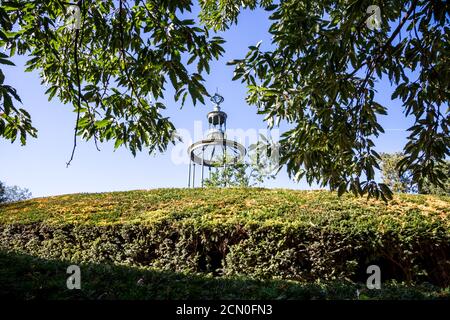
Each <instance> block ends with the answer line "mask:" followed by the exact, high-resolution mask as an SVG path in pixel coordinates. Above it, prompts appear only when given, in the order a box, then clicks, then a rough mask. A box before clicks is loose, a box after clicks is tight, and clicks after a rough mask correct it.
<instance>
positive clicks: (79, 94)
mask: <svg viewBox="0 0 450 320" xmlns="http://www.w3.org/2000/svg"><path fill="white" fill-rule="evenodd" d="M77 5H78V6H80V7H81V6H82V5H83V0H79V1H78V4H77ZM75 27H76V26H75ZM79 37H80V29H78V28H76V30H75V48H74V52H73V55H74V61H75V72H76V76H77V86H78V97H77V104H78V108H77V121H76V123H75V132H74V135H73V148H72V154H71V156H70V159H69V161H68V162H67V163H66V167H67V168H68V167H69V166H70V164H71V162H72V160H73V158H74V156H75V150H76V148H77V134H78V124H79V122H80V112H81V79H80V66H79V61H78V40H79Z"/></svg>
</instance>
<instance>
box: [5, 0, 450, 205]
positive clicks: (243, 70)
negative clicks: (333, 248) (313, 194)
mask: <svg viewBox="0 0 450 320" xmlns="http://www.w3.org/2000/svg"><path fill="white" fill-rule="evenodd" d="M199 3H200V9H201V10H200V20H201V24H198V23H196V22H195V21H193V20H191V19H184V17H185V15H184V14H185V13H186V12H189V11H190V10H191V8H192V6H193V2H192V1H190V0H182V1H170V0H135V1H125V0H118V1H113V0H95V1H83V0H79V1H77V3H76V4H77V5H78V8H80V14H81V19H80V29H77V28H75V29H72V30H69V29H68V28H66V27H65V26H64V25H62V24H58V18H61V17H63V16H64V15H70V12H69V8H70V7H69V6H68V5H67V2H63V1H60V0H46V1H43V0H42V1H19V0H11V1H9V2H7V3H6V2H3V5H2V6H1V7H0V26H1V29H0V45H2V46H6V48H7V56H5V55H2V56H0V64H11V62H10V60H9V59H8V57H12V56H14V55H16V54H19V55H25V54H29V55H30V59H29V61H28V62H27V70H28V71H31V70H39V72H40V75H41V79H42V83H43V84H45V85H46V86H47V88H48V89H47V92H46V93H47V95H48V97H49V99H52V98H54V97H57V98H58V99H59V100H60V101H61V102H63V103H65V104H69V105H73V106H74V111H75V112H77V114H78V118H77V123H76V126H75V134H76V135H78V136H81V137H82V138H83V139H85V140H89V139H94V140H95V141H96V142H97V140H99V141H108V140H112V141H114V143H115V146H116V147H119V146H121V145H125V146H126V147H128V148H129V149H130V150H131V152H132V153H133V154H135V153H136V152H137V151H140V150H142V149H143V148H145V149H147V150H149V151H150V152H152V151H154V150H160V151H163V150H165V149H166V147H167V145H168V144H169V143H170V141H173V132H174V126H173V124H172V122H171V121H170V119H168V118H167V117H164V115H163V110H164V109H165V108H166V105H165V104H163V103H162V102H161V101H162V99H163V98H164V90H165V89H166V88H167V86H168V85H171V86H173V88H174V89H175V99H176V101H179V100H181V102H180V104H181V105H183V103H184V101H185V99H186V98H187V97H189V96H190V97H191V99H192V100H193V102H194V103H195V102H196V101H200V102H203V99H204V96H206V95H208V93H207V91H206V89H205V87H204V85H203V77H202V75H203V74H204V73H205V72H209V69H210V67H209V64H210V62H211V61H212V60H214V59H218V58H219V56H220V55H221V54H222V53H223V48H222V47H221V45H222V43H223V42H224V40H223V39H221V38H220V37H216V36H211V35H210V30H211V29H212V30H226V29H227V28H229V27H230V26H231V25H232V24H233V23H238V21H239V13H240V11H241V10H242V8H244V7H245V8H248V9H251V10H256V9H258V8H260V7H262V8H264V9H265V10H268V11H269V12H270V13H271V16H270V20H271V21H272V24H271V26H270V28H269V30H268V31H269V32H270V34H271V35H272V39H273V43H272V47H273V50H263V49H261V46H260V44H256V45H254V46H251V47H250V48H249V52H248V54H247V55H246V57H244V58H242V59H235V60H233V61H231V62H230V64H231V65H234V66H235V76H234V79H235V80H238V79H240V80H241V81H242V82H244V83H245V84H246V85H247V86H248V96H247V101H248V103H250V104H253V105H256V106H257V108H258V113H261V114H264V115H265V116H266V119H267V121H268V123H269V126H274V125H277V124H278V123H279V122H280V121H285V122H287V123H288V124H290V125H291V127H292V129H291V130H289V131H287V132H285V133H284V135H283V138H282V140H281V141H280V142H281V163H282V164H285V165H286V167H287V171H288V173H289V175H290V176H293V177H295V178H296V179H300V178H302V177H305V178H306V180H307V182H308V183H313V182H317V183H319V184H320V185H322V186H329V187H330V188H331V189H333V190H338V193H339V194H342V193H343V192H345V191H349V190H351V191H353V192H354V193H355V194H359V195H362V194H368V195H369V196H375V197H382V198H383V199H385V200H386V199H388V198H390V197H391V191H390V190H389V188H388V186H387V185H386V184H383V183H377V182H376V181H375V171H376V170H377V169H380V166H379V164H380V161H381V157H380V155H379V154H378V153H377V152H376V151H375V150H374V138H376V137H378V136H379V135H380V134H382V133H383V132H384V129H383V127H382V126H381V125H380V123H379V116H380V115H386V113H387V106H386V105H383V104H381V103H380V101H376V99H375V84H376V82H377V81H378V80H380V79H387V80H389V81H390V83H391V84H392V87H393V94H392V99H400V100H401V102H402V104H403V110H404V113H405V115H406V116H407V117H410V118H412V119H413V120H414V124H413V125H412V126H411V128H409V132H410V135H409V137H408V142H407V144H406V145H405V147H404V150H403V153H404V155H405V156H404V158H403V159H402V161H401V162H400V163H399V167H400V168H401V170H402V171H404V172H405V171H410V172H411V175H412V180H413V181H414V183H417V184H418V186H419V188H421V186H422V184H423V183H424V181H425V180H424V179H427V181H429V182H430V183H432V184H434V185H438V186H441V187H442V186H443V181H444V178H445V172H443V170H442V167H441V166H440V165H439V164H441V163H443V161H444V159H445V158H446V157H448V156H449V155H450V151H449V146H450V137H449V124H450V120H449V116H448V111H449V110H448V101H449V87H450V61H449V59H450V58H449V57H450V52H449V51H450V28H449V27H448V25H449V16H450V14H449V11H450V10H449V6H450V4H449V3H448V1H441V0H393V1H388V2H380V3H378V5H379V6H380V10H381V24H380V28H379V29H373V28H369V27H368V25H367V21H368V19H369V18H371V17H370V16H371V13H367V8H368V7H369V6H370V5H373V3H372V1H368V0H353V1H349V0H324V1H297V0H283V1H279V2H274V1H267V0H261V1H257V0H242V1H241V0H239V1H238V0H200V1H199ZM72 9H73V8H72ZM190 64H193V65H191V66H189V65H190ZM4 80H5V79H4V74H3V73H0V99H1V103H2V106H1V108H2V109H1V110H0V112H1V114H0V136H1V137H4V138H7V139H9V140H11V141H14V140H15V139H16V138H17V137H20V140H21V141H22V143H25V139H26V136H27V135H31V136H35V135H36V130H35V129H34V128H33V127H32V126H31V122H30V117H29V115H28V114H27V113H26V111H25V110H24V109H22V108H18V107H16V106H15V105H16V104H18V103H20V98H19V96H18V95H17V94H16V92H15V90H14V89H13V88H11V87H9V86H7V85H5V84H4ZM74 144H75V145H76V139H75V143H74Z"/></svg>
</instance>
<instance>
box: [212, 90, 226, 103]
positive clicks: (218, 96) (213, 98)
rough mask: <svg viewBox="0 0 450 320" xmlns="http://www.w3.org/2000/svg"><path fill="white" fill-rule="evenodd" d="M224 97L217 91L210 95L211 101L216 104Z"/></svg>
mask: <svg viewBox="0 0 450 320" xmlns="http://www.w3.org/2000/svg"><path fill="white" fill-rule="evenodd" d="M224 100H225V99H224V98H223V97H222V96H221V95H220V94H218V93H216V94H215V95H213V96H212V97H211V101H212V102H214V103H215V104H216V105H217V106H219V105H220V104H221V103H222V102H223V101H224Z"/></svg>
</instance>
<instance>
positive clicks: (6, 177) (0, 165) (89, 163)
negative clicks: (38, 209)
mask: <svg viewBox="0 0 450 320" xmlns="http://www.w3.org/2000/svg"><path fill="white" fill-rule="evenodd" d="M267 17H268V14H267V13H266V12H264V11H263V10H257V11H253V12H250V11H244V12H243V13H242V14H241V16H240V22H239V25H238V26H232V27H231V29H230V30H228V31H226V32H224V33H221V35H222V36H223V37H224V38H225V39H226V40H227V43H226V44H225V45H224V47H225V50H226V53H225V54H224V56H223V57H222V58H221V59H220V60H219V61H217V62H214V63H213V64H212V66H211V74H210V75H207V76H206V77H205V79H206V88H207V89H208V90H209V91H210V92H214V91H215V90H216V88H219V92H220V93H221V95H223V96H224V97H225V102H224V103H223V104H222V108H223V110H224V111H225V112H227V113H228V128H232V129H242V130H248V129H255V130H258V129H265V128H266V125H265V123H264V121H263V117H262V116H259V115H257V114H256V108H255V107H253V106H248V105H247V104H246V102H245V96H246V88H245V86H244V85H243V84H241V83H240V82H233V81H231V78H232V77H233V67H230V66H227V65H226V62H227V61H229V60H232V59H235V58H242V57H244V56H245V54H246V52H247V47H248V46H250V45H254V44H256V43H257V42H258V41H260V40H262V41H263V45H262V46H263V48H264V47H266V48H267V46H270V35H269V34H268V33H267V30H268V26H269V20H268V19H267ZM12 61H13V62H14V63H15V64H16V67H5V70H4V72H5V75H6V80H5V82H6V83H8V84H10V85H12V86H13V87H15V88H16V89H17V91H18V93H19V95H20V96H21V98H22V101H23V106H24V107H25V108H26V109H27V110H28V111H29V112H30V114H31V116H32V120H33V124H34V126H35V127H36V128H37V129H38V138H37V139H28V143H27V145H26V146H25V147H22V146H20V144H19V143H17V142H16V143H14V144H11V143H10V142H8V141H5V140H0V180H1V181H3V182H5V183H6V184H7V185H19V186H21V187H27V188H29V189H30V191H31V192H32V193H33V196H34V197H41V196H50V195H59V194H67V193H77V192H105V191H118V190H134V189H153V188H161V187H186V185H187V175H188V166H187V164H179V165H177V164H174V162H173V161H172V157H171V152H172V147H170V148H169V149H168V150H167V152H165V153H163V154H157V155H148V153H146V152H142V153H141V154H138V155H137V156H136V157H135V158H134V157H133V156H132V155H131V153H130V152H129V151H128V150H126V149H124V148H120V149H118V150H116V151H114V148H113V145H112V144H111V143H105V144H102V145H100V149H101V151H100V152H98V151H97V150H96V148H95V146H94V143H93V142H85V141H81V140H79V142H78V148H77V150H76V154H75V159H74V161H73V162H72V165H71V166H70V167H69V168H66V162H67V161H68V159H69V157H70V153H71V149H72V140H73V129H74V125H75V119H76V114H75V113H74V112H72V110H73V106H71V105H63V104H61V103H60V102H58V101H57V100H54V101H51V102H48V100H47V97H46V96H45V95H44V92H45V90H46V88H45V87H43V86H41V85H40V79H39V76H38V74H37V73H36V72H32V73H25V72H24V67H23V66H24V63H25V61H26V57H15V58H14V59H13V60H12ZM377 89H378V94H377V96H376V99H377V101H378V102H380V103H381V104H383V105H385V106H387V107H388V109H389V115H388V116H384V117H382V118H381V124H382V125H383V127H384V128H385V130H386V133H385V134H384V135H383V136H381V137H380V138H379V139H377V140H376V143H377V148H376V150H377V151H382V152H395V151H400V150H401V149H402V147H403V145H404V144H405V141H406V140H405V138H406V134H407V133H406V131H405V129H406V128H408V127H409V126H410V124H411V122H410V121H409V120H407V119H405V117H404V115H403V113H402V106H401V103H400V102H399V101H398V100H397V101H391V100H390V96H391V93H392V89H391V88H390V84H389V82H388V81H387V80H383V81H381V82H380V83H379V84H378V85H377ZM170 93H171V92H170V90H169V92H168V93H167V94H166V97H167V99H166V101H165V103H166V105H167V106H168V109H167V113H166V115H167V116H170V117H171V119H172V121H173V123H174V124H175V126H176V127H177V128H184V129H187V130H190V131H193V130H194V121H199V120H201V121H203V129H204V130H206V129H207V128H206V121H205V119H206V118H205V115H206V113H207V112H208V111H210V110H211V108H212V106H211V104H209V103H207V104H206V105H205V106H202V105H197V106H196V107H194V106H191V105H190V104H189V103H187V104H186V105H185V106H184V107H183V108H182V109H180V106H179V104H178V103H175V102H174V100H173V99H172V95H171V94H170ZM264 186H265V187H270V188H275V187H276V188H292V189H309V188H311V187H310V186H308V185H307V184H306V182H304V181H300V182H299V183H295V182H293V181H291V180H289V178H288V176H287V174H286V172H285V169H282V170H281V172H280V173H279V175H278V176H277V178H276V179H275V180H272V181H269V182H267V183H265V185H264ZM312 188H314V186H313V187H312Z"/></svg>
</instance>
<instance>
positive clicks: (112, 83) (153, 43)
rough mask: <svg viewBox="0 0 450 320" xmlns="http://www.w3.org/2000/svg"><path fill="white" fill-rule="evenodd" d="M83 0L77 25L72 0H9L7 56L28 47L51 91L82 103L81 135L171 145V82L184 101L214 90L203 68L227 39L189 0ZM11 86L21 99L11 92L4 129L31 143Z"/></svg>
mask: <svg viewBox="0 0 450 320" xmlns="http://www.w3.org/2000/svg"><path fill="white" fill-rule="evenodd" d="M76 4H77V5H78V7H79V8H80V11H79V13H80V21H81V22H80V25H79V27H80V28H79V29H77V27H76V25H74V26H73V28H67V26H66V25H65V21H66V20H67V19H68V18H69V17H70V15H73V14H74V13H73V12H69V10H70V9H73V6H72V7H71V6H69V5H68V4H67V2H64V1H59V0H46V1H17V0H16V1H14V0H13V1H9V2H8V3H7V4H3V6H1V7H0V24H1V27H2V28H1V30H2V31H1V33H0V37H1V41H0V44H1V45H6V46H7V48H8V53H9V56H14V55H15V54H19V55H25V54H29V55H30V59H29V60H28V62H27V64H26V65H27V71H32V70H38V71H39V72H40V76H41V79H42V84H45V85H46V86H47V91H46V94H47V95H48V97H49V100H51V99H52V98H54V97H57V98H58V99H59V100H60V101H61V102H63V103H64V104H70V105H73V106H74V111H75V112H77V113H78V119H77V124H76V128H75V132H76V134H77V135H79V136H81V137H82V138H83V139H85V140H89V139H95V140H99V141H106V140H112V141H114V143H115V147H116V148H117V147H119V146H121V145H125V146H126V147H128V148H129V149H130V150H131V152H132V153H133V154H135V153H136V152H137V151H141V150H142V148H146V149H148V150H149V151H150V152H152V151H154V150H155V149H158V150H160V151H163V150H165V149H166V147H167V145H168V143H170V142H171V141H172V140H173V132H174V126H173V124H172V123H171V122H170V121H169V119H168V118H167V117H164V116H163V110H164V109H165V108H166V106H165V105H164V104H163V103H162V102H161V99H163V98H164V90H165V89H166V88H167V85H168V84H170V85H172V86H173V88H174V89H175V98H176V100H179V99H181V101H182V103H184V102H185V100H186V98H187V97H188V96H190V97H191V98H192V100H193V102H194V104H195V103H196V102H197V101H200V102H203V100H204V96H205V95H207V94H208V93H207V91H206V89H205V87H204V85H203V83H202V82H203V77H202V74H203V73H204V72H209V70H210V67H209V63H210V61H211V60H213V59H217V58H218V57H219V56H220V55H221V54H222V52H223V49H222V47H221V44H222V43H223V40H222V39H221V38H219V37H211V36H210V34H209V31H208V30H207V28H201V27H199V26H197V25H195V22H194V21H193V20H191V19H183V14H184V13H185V12H186V11H190V10H191V8H192V2H191V1H186V0H184V1H139V0H138V1H124V0H120V1H113V0H96V1H78V2H77V3H76ZM58 19H60V20H62V21H59V20H58ZM58 21H59V23H58ZM185 58H186V59H187V61H184V59H185ZM6 61H8V60H0V63H2V62H6ZM188 64H193V66H192V68H190V69H188V67H187V65H188ZM0 80H2V79H0ZM11 95H12V96H14V97H15V98H16V99H17V100H19V99H18V97H17V96H16V95H15V94H14V93H13V92H12V91H8V92H7V93H6V94H5V93H4V94H3V97H4V99H5V100H4V104H3V110H2V111H3V115H2V122H1V123H2V124H1V127H0V136H3V137H5V138H7V139H10V140H14V139H15V133H21V134H22V135H21V138H22V140H23V142H24V141H25V136H26V133H27V132H28V133H29V134H33V133H34V131H33V129H31V127H30V126H29V123H28V122H26V121H24V122H23V123H18V122H17V121H14V119H15V118H14V117H19V118H21V117H22V118H24V119H25V120H28V117H27V114H26V113H24V112H23V111H17V110H15V109H12V108H11V103H10V100H11V99H10V98H8V96H11ZM20 112H22V113H20ZM16 114H17V116H16Z"/></svg>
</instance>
